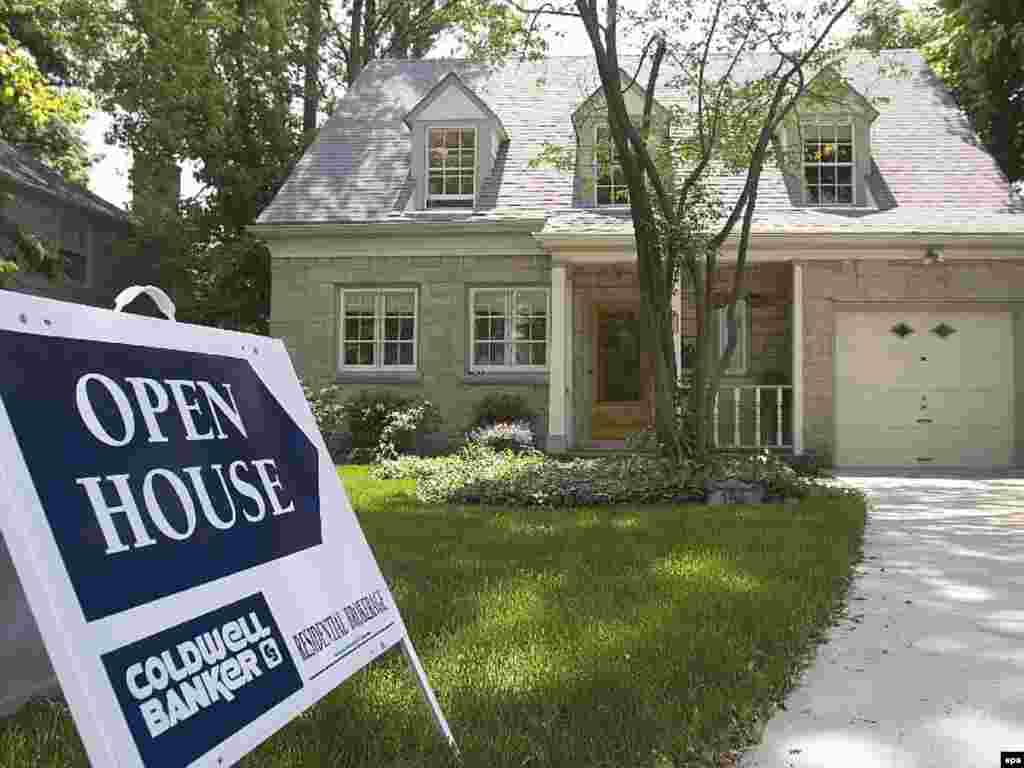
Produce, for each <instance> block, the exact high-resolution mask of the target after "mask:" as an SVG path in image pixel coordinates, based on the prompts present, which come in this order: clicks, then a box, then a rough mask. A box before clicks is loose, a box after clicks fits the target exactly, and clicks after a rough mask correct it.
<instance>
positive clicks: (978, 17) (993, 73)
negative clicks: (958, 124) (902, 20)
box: [912, 0, 1024, 181]
mask: <svg viewBox="0 0 1024 768" xmlns="http://www.w3.org/2000/svg"><path fill="white" fill-rule="evenodd" d="M912 18H913V19H915V20H916V23H917V24H918V25H919V26H920V27H921V28H922V29H923V30H924V31H925V32H926V34H927V40H928V42H925V43H924V44H923V46H922V48H923V50H924V54H925V57H926V58H927V59H928V63H929V64H930V65H931V67H932V68H933V69H934V70H935V72H936V74H938V76H939V77H941V78H942V79H943V81H944V82H945V83H946V85H948V86H949V87H950V89H951V90H952V91H953V94H954V96H955V97H956V100H957V102H958V103H959V104H960V106H961V107H962V108H963V109H964V111H965V112H967V114H968V115H969V116H970V118H971V120H972V122H973V123H974V126H975V128H976V129H977V130H978V132H979V134H980V135H981V138H982V140H983V141H984V142H985V144H986V145H987V146H988V148H989V149H990V151H991V152H992V154H993V155H994V156H995V158H996V161H997V162H998V163H999V166H1000V168H1002V170H1003V172H1004V173H1006V175H1007V176H1008V177H1009V179H1010V180H1011V181H1016V180H1018V179H1021V178H1024V3H1017V2H1007V0H938V2H937V3H936V4H935V5H924V6H922V7H921V8H920V9H919V10H918V12H917V13H916V15H915V16H913V17H912ZM912 23H913V22H912Z"/></svg>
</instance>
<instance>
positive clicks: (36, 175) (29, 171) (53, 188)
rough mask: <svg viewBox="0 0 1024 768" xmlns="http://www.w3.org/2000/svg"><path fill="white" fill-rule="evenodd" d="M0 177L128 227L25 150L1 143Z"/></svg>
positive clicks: (114, 211)
mask: <svg viewBox="0 0 1024 768" xmlns="http://www.w3.org/2000/svg"><path fill="white" fill-rule="evenodd" d="M0 174H3V175H4V176H5V177H7V179H9V180H10V181H11V182H13V183H14V184H15V185H17V186H20V187H23V188H27V189H32V190H35V191H37V192H40V193H42V194H44V195H47V196H49V197H52V198H55V199H57V200H60V201H61V202H65V203H69V204H71V205H74V206H76V207H78V208H81V209H83V210H85V211H88V212H90V213H96V214H100V215H102V216H104V217H106V218H108V219H112V220H114V221H117V222H120V223H125V224H126V223H128V222H129V220H130V219H129V217H128V214H127V213H126V212H125V211H123V210H121V209H120V208H118V207H117V206H116V205H112V204H110V203H108V202H107V201H106V200H104V199H103V198H102V197H100V196H99V195H97V194H95V193H93V192H90V191H89V190H88V189H86V188H85V187H83V186H80V185H79V184H74V183H72V182H70V181H68V180H67V179H65V178H64V177H63V176H62V175H61V174H59V173H58V172H57V171H55V170H53V169H52V168H50V167H48V166H46V165H44V164H43V163H41V162H40V161H39V160H36V159H35V158H34V157H32V155H30V154H29V153H28V152H25V151H24V150H20V149H17V148H16V147H14V146H12V145H10V144H8V143H7V142H6V141H4V140H2V139H0Z"/></svg>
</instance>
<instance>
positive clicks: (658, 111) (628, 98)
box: [572, 70, 670, 207]
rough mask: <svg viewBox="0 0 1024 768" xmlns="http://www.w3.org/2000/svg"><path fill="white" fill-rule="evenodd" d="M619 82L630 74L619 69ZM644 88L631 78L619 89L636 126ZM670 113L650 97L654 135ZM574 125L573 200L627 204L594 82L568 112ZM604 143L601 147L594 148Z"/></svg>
mask: <svg viewBox="0 0 1024 768" xmlns="http://www.w3.org/2000/svg"><path fill="white" fill-rule="evenodd" d="M619 76H620V78H621V82H629V81H630V76H629V75H628V74H626V72H625V71H623V70H619ZM645 98H646V91H645V90H644V89H643V88H641V87H640V86H639V85H637V83H636V82H631V83H630V85H629V87H628V88H627V89H626V90H625V92H624V93H623V99H624V101H625V102H626V112H627V114H629V117H630V121H631V122H632V123H633V125H635V126H637V129H639V127H640V125H641V123H642V121H643V114H644V99H645ZM669 118H670V113H669V111H668V110H667V109H666V108H665V107H663V106H662V105H661V104H659V103H658V102H657V100H655V101H654V103H653V105H652V106H651V122H652V125H653V131H654V135H655V136H661V137H665V136H667V135H668V125H669ZM572 123H573V126H574V128H575V129H576V178H577V181H578V184H577V189H578V192H577V196H576V197H577V204H578V205H580V206H583V207H590V206H599V207H600V206H614V205H628V204H629V197H628V194H627V190H626V189H625V179H624V178H623V176H622V169H621V167H620V166H619V165H618V163H617V162H616V157H615V154H616V153H615V147H614V144H612V143H611V140H610V134H609V129H608V107H607V104H606V102H605V98H604V90H603V88H602V87H601V86H598V88H597V89H595V90H594V91H593V92H592V93H591V94H590V96H588V97H587V98H586V99H585V100H584V101H583V103H582V104H580V106H579V107H577V108H576V111H575V112H573V114H572ZM602 145H604V147H605V151H604V152H603V153H602V152H599V151H597V150H598V148H599V147H601V146H602Z"/></svg>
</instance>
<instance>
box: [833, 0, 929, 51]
mask: <svg viewBox="0 0 1024 768" xmlns="http://www.w3.org/2000/svg"><path fill="white" fill-rule="evenodd" d="M853 15H854V17H855V19H856V31H855V32H854V34H853V35H851V36H850V39H849V45H850V47H851V48H864V49H866V50H870V51H879V50H883V49H891V48H919V47H921V46H922V45H923V44H924V43H926V42H927V41H928V30H927V29H926V28H924V27H923V26H922V24H921V23H920V21H919V18H920V17H919V15H916V14H914V13H911V12H910V11H908V10H906V9H905V8H904V7H903V6H902V5H901V4H900V2H899V0H863V1H862V2H861V3H859V4H858V5H857V6H855V7H854V8H853Z"/></svg>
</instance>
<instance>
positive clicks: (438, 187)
mask: <svg viewBox="0 0 1024 768" xmlns="http://www.w3.org/2000/svg"><path fill="white" fill-rule="evenodd" d="M476 135H477V134H476V128H430V129H428V139H427V145H428V149H427V151H428V157H427V163H428V166H427V168H428V171H427V173H428V176H427V178H428V186H427V208H472V207H473V202H474V200H475V198H476V178H477V143H476Z"/></svg>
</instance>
